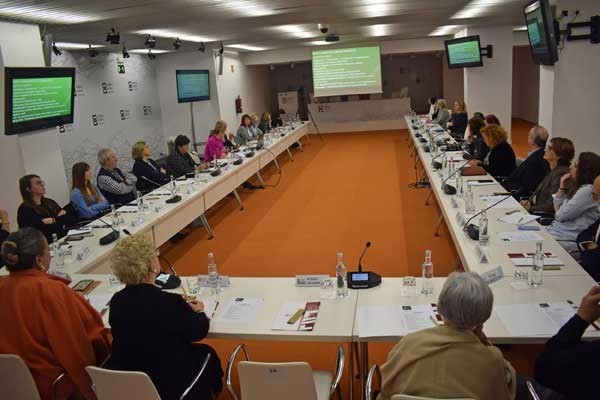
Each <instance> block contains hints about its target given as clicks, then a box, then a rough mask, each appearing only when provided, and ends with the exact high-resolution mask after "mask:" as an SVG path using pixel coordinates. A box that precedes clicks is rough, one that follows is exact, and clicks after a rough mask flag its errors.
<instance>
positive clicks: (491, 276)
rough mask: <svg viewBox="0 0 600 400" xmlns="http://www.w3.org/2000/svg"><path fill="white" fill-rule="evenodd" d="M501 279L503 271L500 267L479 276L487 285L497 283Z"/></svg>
mask: <svg viewBox="0 0 600 400" xmlns="http://www.w3.org/2000/svg"><path fill="white" fill-rule="evenodd" d="M502 278H504V271H503V270H502V266H501V265H499V266H497V267H496V268H494V269H491V270H489V271H485V272H484V273H483V274H481V279H483V280H484V281H485V283H487V284H488V285H490V284H492V283H494V282H497V281H499V280H500V279H502Z"/></svg>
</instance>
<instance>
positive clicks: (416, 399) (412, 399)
mask: <svg viewBox="0 0 600 400" xmlns="http://www.w3.org/2000/svg"><path fill="white" fill-rule="evenodd" d="M390 400H474V399H467V398H454V399H440V398H438V397H420V396H410V395H408V394H395V395H393V396H392V398H391V399H390Z"/></svg>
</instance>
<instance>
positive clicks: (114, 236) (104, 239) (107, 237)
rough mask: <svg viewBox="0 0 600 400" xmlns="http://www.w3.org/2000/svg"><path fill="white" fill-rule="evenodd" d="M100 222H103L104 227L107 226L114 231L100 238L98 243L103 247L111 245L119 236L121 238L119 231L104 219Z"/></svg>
mask: <svg viewBox="0 0 600 400" xmlns="http://www.w3.org/2000/svg"><path fill="white" fill-rule="evenodd" d="M98 221H100V222H102V223H103V224H104V225H106V226H107V227H108V228H110V229H111V230H112V232H110V233H108V234H106V235H104V236H102V237H101V238H100V240H99V241H98V243H100V245H101V246H106V245H107V244H111V243H112V242H114V241H115V240H117V239H119V236H121V234H120V232H119V231H118V230H116V229H115V228H113V226H112V225H110V224H109V223H107V222H106V221H104V220H103V219H102V218H98Z"/></svg>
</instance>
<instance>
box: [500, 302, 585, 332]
mask: <svg viewBox="0 0 600 400" xmlns="http://www.w3.org/2000/svg"><path fill="white" fill-rule="evenodd" d="M494 312H495V313H496V315H497V316H498V317H499V318H500V321H502V323H503V324H504V326H505V327H506V329H507V330H508V331H509V332H510V334H511V335H513V336H524V337H528V336H553V335H554V334H556V333H557V332H558V330H559V329H560V328H561V327H562V326H563V325H564V324H565V323H566V322H567V321H568V320H569V319H571V317H572V316H573V315H574V314H575V313H576V312H577V306H575V305H574V304H573V303H572V302H568V301H562V302H555V303H540V304H510V305H497V306H494ZM590 329H592V330H594V329H595V328H593V327H592V328H590Z"/></svg>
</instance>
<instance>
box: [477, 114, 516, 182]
mask: <svg viewBox="0 0 600 400" xmlns="http://www.w3.org/2000/svg"><path fill="white" fill-rule="evenodd" d="M481 134H482V135H483V140H484V142H485V144H486V145H487V146H488V147H489V148H490V151H489V152H488V154H487V156H486V157H485V158H484V159H483V161H479V160H471V162H470V165H472V166H475V165H482V166H483V168H484V169H485V170H486V171H487V173H488V174H490V175H492V176H493V177H506V176H509V175H510V174H511V173H512V172H513V171H514V169H515V168H517V158H516V157H515V152H514V151H513V149H512V147H511V146H510V144H508V142H507V139H508V134H507V133H506V131H505V130H504V128H502V127H501V126H500V125H495V124H491V125H488V126H486V127H484V128H483V129H481Z"/></svg>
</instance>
